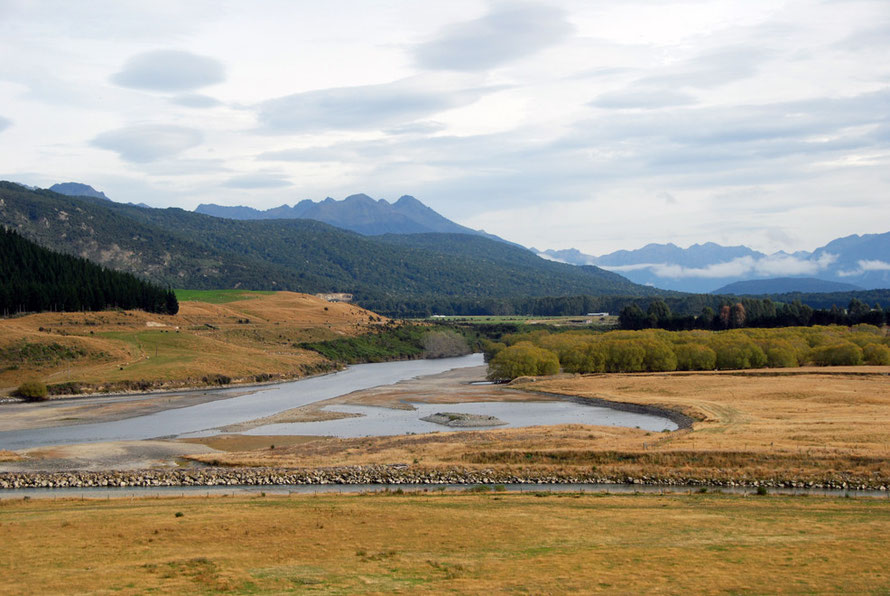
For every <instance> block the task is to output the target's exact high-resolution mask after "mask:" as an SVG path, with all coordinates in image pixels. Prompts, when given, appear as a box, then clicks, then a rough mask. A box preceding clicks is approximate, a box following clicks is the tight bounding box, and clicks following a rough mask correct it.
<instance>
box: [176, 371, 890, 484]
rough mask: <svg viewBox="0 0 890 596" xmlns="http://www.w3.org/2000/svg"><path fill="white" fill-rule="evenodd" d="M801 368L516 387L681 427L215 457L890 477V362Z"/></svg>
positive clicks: (322, 444)
mask: <svg viewBox="0 0 890 596" xmlns="http://www.w3.org/2000/svg"><path fill="white" fill-rule="evenodd" d="M795 372H796V373H801V372H803V373H804V374H787V375H786V374H782V373H775V374H770V375H768V376H767V375H760V374H748V375H737V374H713V373H699V374H682V373H681V374H677V373H667V374H637V375H631V374H613V375H599V376H588V377H566V378H560V379H552V380H544V379H539V380H538V381H536V382H534V383H527V384H525V385H513V386H512V387H511V388H510V389H508V390H507V391H510V390H513V389H516V388H526V389H534V390H535V391H547V392H557V393H563V394H568V395H578V396H583V397H591V398H598V399H603V400H608V401H614V402H627V403H634V404H641V405H649V406H657V407H659V408H667V409H673V410H677V411H681V412H683V413H685V414H687V415H689V416H691V417H692V418H693V419H695V422H694V424H693V426H692V428H691V429H689V430H681V431H677V432H671V433H651V432H646V431H642V430H639V429H630V428H617V427H588V426H579V425H567V426H558V427H535V428H526V429H502V430H493V431H480V432H459V433H446V432H443V433H434V434H427V435H415V436H405V437H378V438H359V439H317V440H315V441H311V442H308V443H306V444H303V445H300V446H294V447H288V448H282V449H276V450H274V451H265V452H254V453H251V452H244V453H237V452H233V453H227V454H224V455H222V456H220V457H215V458H213V459H217V460H219V461H221V462H223V463H225V464H229V465H253V466H256V465H259V466H262V465H275V466H282V467H315V466H325V465H340V464H342V465H359V464H365V463H408V464H418V465H421V466H426V467H451V466H467V467H489V468H496V469H499V470H512V471H515V472H517V473H547V472H548V471H549V472H559V473H565V474H571V473H573V472H577V473H594V474H596V475H599V476H600V477H609V478H613V479H623V478H626V477H628V476H630V477H634V478H640V477H649V478H653V479H662V480H689V479H697V480H703V481H740V480H744V481H752V480H782V481H803V482H813V483H824V482H828V481H832V482H848V483H850V484H858V483H866V484H869V485H878V486H880V485H882V484H884V485H890V383H888V378H887V376H886V373H887V372H890V369H888V368H886V367H885V368H883V369H881V370H872V371H871V374H856V375H853V374H847V373H841V374H834V375H825V374H822V373H824V372H825V369H819V370H816V371H799V370H798V371H795ZM857 372H863V371H857ZM372 397H373V396H372ZM194 459H197V460H203V461H207V460H208V456H201V455H198V456H194Z"/></svg>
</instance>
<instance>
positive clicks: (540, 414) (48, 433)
mask: <svg viewBox="0 0 890 596" xmlns="http://www.w3.org/2000/svg"><path fill="white" fill-rule="evenodd" d="M481 364H483V362H482V355H481V354H472V355H469V356H461V357H457V358H442V359H437V360H409V361H399V362H384V363H375V364H358V365H354V366H350V367H349V368H347V369H345V370H343V371H340V372H337V373H333V374H329V375H324V376H319V377H312V378H308V379H301V380H298V381H292V382H288V383H280V384H276V385H268V386H262V387H258V388H254V389H253V390H251V391H249V393H248V394H246V395H245V394H244V392H245V388H244V387H239V388H229V389H220V390H215V391H213V392H212V393H213V394H215V395H218V396H219V399H216V400H214V401H210V402H206V403H202V404H198V405H193V406H188V407H181V408H174V409H168V410H164V411H161V412H156V413H153V414H148V415H143V416H134V417H131V418H126V419H123V420H116V421H111V422H101V423H94V424H75V425H69V426H56V427H51V428H36V429H27V430H11V431H5V432H0V449H10V450H16V449H25V448H30V447H40V446H49V445H66V444H73V443H91V442H105V441H135V440H144V439H154V438H172V437H181V436H197V435H212V434H216V433H218V432H219V431H218V430H216V429H218V428H219V427H222V426H226V425H231V424H236V423H240V422H245V421H248V420H253V419H256V418H262V417H266V416H271V415H273V414H277V413H279V412H282V411H285V410H289V409H292V408H296V407H300V406H304V405H307V404H310V403H313V402H317V401H322V400H326V399H330V398H333V397H337V396H340V395H345V394H348V393H352V392H354V391H358V390H362V389H368V388H371V387H378V386H381V385H391V384H393V383H397V382H399V381H402V380H406V379H411V378H415V377H420V376H427V375H435V374H439V373H442V372H445V371H448V370H452V369H456V368H464V367H471V366H480V365H481ZM228 395H231V397H227V396H228ZM165 397H166V398H169V395H168V396H165ZM97 401H98V400H97ZM47 407H52V404H47ZM415 407H416V408H417V409H416V410H394V409H390V408H376V407H361V406H339V407H336V408H333V407H332V408H331V409H337V410H341V411H349V412H353V413H359V414H362V416H361V417H358V418H345V419H340V420H332V421H323V422H309V423H299V424H275V425H267V426H263V427H259V428H256V429H253V430H252V431H250V432H251V433H254V434H302V435H307V434H308V435H330V436H342V437H355V436H379V435H397V434H405V433H419V432H433V431H451V430H460V429H452V428H448V427H443V426H439V425H436V424H433V423H430V422H425V421H422V420H420V418H422V417H424V416H426V415H428V414H429V413H432V412H433V411H455V410H458V411H460V412H466V413H473V414H483V415H494V416H496V417H498V418H499V419H501V420H502V421H504V422H505V423H506V425H505V426H514V427H515V426H533V425H552V424H565V423H574V424H592V425H611V426H628V427H639V428H641V429H644V430H650V431H655V432H658V431H662V430H674V429H676V428H677V425H676V424H675V423H674V422H672V421H671V420H668V419H667V418H663V417H660V416H654V415H648V414H639V413H632V412H622V411H618V410H614V409H611V408H607V407H597V406H587V405H583V404H579V403H577V402H572V401H556V402H554V401H549V402H522V403H497V402H494V403H479V402H477V403H461V404H448V405H442V404H439V405H436V406H432V405H427V404H415ZM499 428H504V426H501V427H499ZM466 430H470V429H466Z"/></svg>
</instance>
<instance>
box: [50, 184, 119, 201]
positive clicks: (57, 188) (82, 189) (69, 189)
mask: <svg viewBox="0 0 890 596" xmlns="http://www.w3.org/2000/svg"><path fill="white" fill-rule="evenodd" d="M49 189H50V190H51V191H53V192H57V193H59V194H60V195H68V196H69V197H93V198H95V199H105V200H106V201H110V200H111V199H109V198H108V197H106V196H105V193H104V192H99V191H98V190H96V189H95V188H93V187H92V186H90V185H89V184H81V183H80V182H61V183H59V184H53V185H52V186H50V187H49Z"/></svg>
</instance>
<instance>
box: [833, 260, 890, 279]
mask: <svg viewBox="0 0 890 596" xmlns="http://www.w3.org/2000/svg"><path fill="white" fill-rule="evenodd" d="M856 264H857V265H858V266H859V267H858V268H857V269H851V270H849V271H838V272H837V274H838V275H839V276H841V277H852V276H854V275H862V274H863V273H868V272H869V271H890V263H888V262H886V261H879V260H861V261H858V262H857V263H856Z"/></svg>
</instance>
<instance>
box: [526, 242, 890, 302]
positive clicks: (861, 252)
mask: <svg viewBox="0 0 890 596" xmlns="http://www.w3.org/2000/svg"><path fill="white" fill-rule="evenodd" d="M531 250H532V251H533V252H535V253H537V254H539V255H540V256H542V257H544V258H548V259H553V260H555V261H560V262H563V263H570V264H574V265H596V266H598V267H602V268H604V269H608V270H609V271H614V272H615V273H620V274H621V275H623V276H625V277H627V278H628V279H630V280H631V281H633V282H636V283H639V284H643V285H650V286H654V287H658V288H664V289H670V290H676V291H681V292H713V293H725V292H729V291H730V288H731V287H732V286H729V287H727V286H728V284H733V283H735V282H740V281H752V280H759V281H760V282H761V283H757V284H748V285H747V286H745V290H746V291H745V293H752V294H754V293H758V294H759V293H771V292H772V290H770V289H769V287H781V288H782V290H781V291H783V292H812V291H841V290H840V288H843V287H846V288H847V289H861V288H866V289H876V288H890V232H887V233H884V234H865V235H862V236H857V235H853V236H847V237H845V238H838V239H836V240H832V241H831V242H829V243H828V244H826V245H825V246H822V247H820V248H817V249H816V250H814V251H813V252H806V251H799V252H794V253H786V252H776V253H772V254H766V253H763V252H759V251H756V250H753V249H751V248H748V247H747V246H721V245H719V244H715V243H713V242H708V243H705V244H693V245H692V246H690V247H689V248H680V247H679V246H676V245H675V244H647V245H646V246H644V247H642V248H640V249H637V250H619V251H615V252H612V253H609V254H605V255H602V256H592V255H587V254H584V253H582V252H580V251H578V250H575V249H568V250H541V251H539V250H537V249H534V248H532V249H531ZM777 279H781V280H783V281H782V282H781V283H778V282H775V281H773V282H772V283H771V284H770V283H764V282H768V281H769V280H777ZM818 281H822V282H831V284H842V285H831V284H823V285H819V284H818V283H816V282H818ZM818 287H822V288H825V289H816V290H814V289H813V288H818ZM831 288H833V289H831ZM732 291H733V292H734V291H736V290H732Z"/></svg>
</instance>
